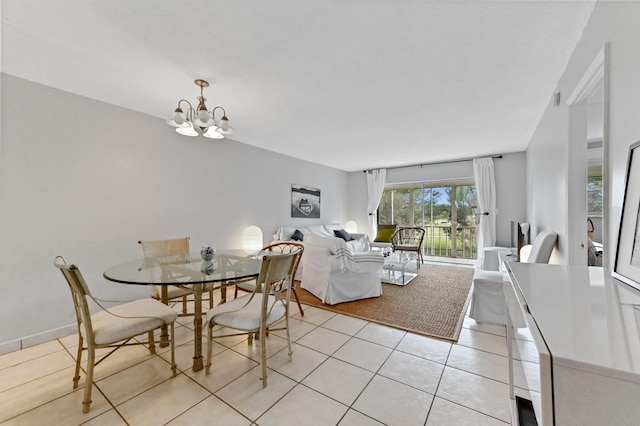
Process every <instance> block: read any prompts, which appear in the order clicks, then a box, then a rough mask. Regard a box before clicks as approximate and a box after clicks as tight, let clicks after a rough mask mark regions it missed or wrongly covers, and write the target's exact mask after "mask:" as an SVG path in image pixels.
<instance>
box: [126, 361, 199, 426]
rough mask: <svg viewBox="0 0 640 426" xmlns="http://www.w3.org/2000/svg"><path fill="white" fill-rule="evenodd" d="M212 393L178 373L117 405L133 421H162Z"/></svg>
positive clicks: (170, 418) (176, 414)
mask: <svg viewBox="0 0 640 426" xmlns="http://www.w3.org/2000/svg"><path fill="white" fill-rule="evenodd" d="M210 395H211V394H210V393H209V392H207V390H206V389H204V388H203V387H202V386H200V385H198V384H197V383H195V382H194V381H193V380H191V379H189V378H188V377H187V376H185V375H184V374H180V375H178V376H177V377H174V378H172V379H169V380H165V381H164V382H162V383H161V384H159V385H158V386H156V387H154V388H151V389H149V390H148V391H146V392H144V393H142V394H140V395H138V396H136V397H135V398H132V399H130V400H128V401H127V402H125V403H124V404H121V405H119V406H118V407H117V409H118V411H119V412H120V414H121V415H122V417H124V419H125V420H126V421H127V423H129V424H132V425H157V424H164V423H166V422H168V421H169V420H172V419H174V418H176V417H177V416H179V415H180V414H182V413H184V412H185V411H187V410H188V409H190V408H191V407H193V406H195V405H196V404H198V403H199V402H200V401H202V400H204V399H205V398H208V397H209V396H210Z"/></svg>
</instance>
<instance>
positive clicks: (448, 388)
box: [436, 367, 511, 422]
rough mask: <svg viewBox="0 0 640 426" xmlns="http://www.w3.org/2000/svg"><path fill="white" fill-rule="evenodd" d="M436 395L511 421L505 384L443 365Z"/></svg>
mask: <svg viewBox="0 0 640 426" xmlns="http://www.w3.org/2000/svg"><path fill="white" fill-rule="evenodd" d="M436 396H438V397H441V398H443V399H446V400H448V401H451V402H454V403H456V404H459V405H463V406H465V407H467V408H471V409H473V410H476V411H479V412H481V413H484V414H486V415H488V416H491V417H495V418H498V419H500V420H502V421H505V422H510V421H511V412H510V402H509V385H507V384H504V383H500V382H497V381H495V380H491V379H487V378H485V377H481V376H478V375H476V374H472V373H467V372H466V371H462V370H458V369H455V368H452V367H445V370H444V374H443V375H442V380H441V381H440V386H439V387H438V391H437V393H436Z"/></svg>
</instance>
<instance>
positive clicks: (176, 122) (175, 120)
mask: <svg viewBox="0 0 640 426" xmlns="http://www.w3.org/2000/svg"><path fill="white" fill-rule="evenodd" d="M167 124H168V125H169V126H173V127H185V126H187V125H188V124H187V119H186V118H185V116H184V113H183V112H182V109H180V107H178V108H176V110H175V112H174V113H173V115H172V116H171V118H170V119H168V120H167Z"/></svg>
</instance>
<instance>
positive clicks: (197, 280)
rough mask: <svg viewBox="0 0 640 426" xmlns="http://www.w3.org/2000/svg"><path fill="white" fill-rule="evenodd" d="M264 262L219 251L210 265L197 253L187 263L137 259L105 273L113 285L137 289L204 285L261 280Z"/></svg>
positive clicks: (228, 251) (233, 251) (190, 256)
mask: <svg viewBox="0 0 640 426" xmlns="http://www.w3.org/2000/svg"><path fill="white" fill-rule="evenodd" d="M261 264H262V260H261V259H259V258H256V257H255V256H248V255H247V253H246V252H245V251H244V250H218V251H217V253H216V255H215V256H214V257H213V259H212V260H210V261H205V260H203V259H202V257H201V256H200V253H199V252H198V253H196V252H193V253H191V254H190V255H189V258H188V259H186V260H184V259H183V260H172V259H167V258H155V259H154V258H150V259H144V258H143V259H137V260H133V261H129V262H125V263H121V264H118V265H115V266H112V267H110V268H108V269H107V270H105V271H104V277H105V278H106V279H108V280H110V281H114V282H118V283H123V284H137V285H163V284H165V285H170V284H202V283H212V282H223V281H236V280H243V279H247V278H252V277H257V276H258V275H259V274H260V267H261Z"/></svg>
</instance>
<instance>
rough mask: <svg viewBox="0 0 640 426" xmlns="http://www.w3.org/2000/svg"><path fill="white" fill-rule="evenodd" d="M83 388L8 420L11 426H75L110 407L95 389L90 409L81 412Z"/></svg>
mask: <svg viewBox="0 0 640 426" xmlns="http://www.w3.org/2000/svg"><path fill="white" fill-rule="evenodd" d="M83 398H84V388H82V389H80V388H79V389H77V390H75V391H74V392H72V393H70V394H67V395H65V396H63V397H61V398H58V399H54V400H52V401H51V402H49V403H47V404H44V405H41V406H39V407H37V408H35V409H33V410H30V411H27V412H26V413H23V414H21V415H19V416H18V417H14V418H13V419H11V420H9V422H8V423H10V424H12V425H77V424H80V423H83V422H86V421H87V420H91V419H92V418H94V417H96V416H98V415H100V414H102V413H104V412H105V411H107V410H109V409H110V408H111V405H109V403H108V402H107V400H106V399H105V398H104V397H103V396H102V394H101V393H100V392H98V391H97V390H96V389H94V390H93V392H92V393H91V401H92V402H91V409H90V411H89V412H88V413H83V412H82V400H83Z"/></svg>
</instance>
